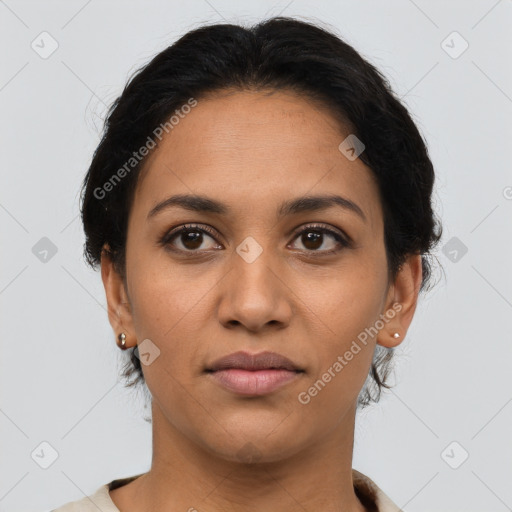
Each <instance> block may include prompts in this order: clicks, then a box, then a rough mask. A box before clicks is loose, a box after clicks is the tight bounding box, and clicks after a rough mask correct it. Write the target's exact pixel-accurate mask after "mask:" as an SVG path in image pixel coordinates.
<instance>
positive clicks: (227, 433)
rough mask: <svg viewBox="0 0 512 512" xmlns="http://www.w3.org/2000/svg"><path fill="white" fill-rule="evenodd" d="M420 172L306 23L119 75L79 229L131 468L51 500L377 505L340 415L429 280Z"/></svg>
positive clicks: (195, 49) (334, 49)
mask: <svg viewBox="0 0 512 512" xmlns="http://www.w3.org/2000/svg"><path fill="white" fill-rule="evenodd" d="M433 184H434V171H433V166H432V163H431V161H430V159H429V156H428V153H427V149H426V146H425V143H424V141H423V139H422V137H421V135H420V133H419V131H418V129H417V127H416V126H415V124H414V122H413V121H412V119H411V117H410V115H409V114H408V112H407V110H406V108H405V107H404V106H403V105H402V104H401V103H400V102H399V101H398V100H397V99H396V97H395V96H394V94H393V93H392V91H391V89H390V87H389V84H388V83H387V81H386V80H385V78H384V77H383V76H382V75H381V74H380V73H379V71H378V70H376V69H375V68H374V67H373V66H372V65H371V64H369V63H368V62H367V61H365V60H364V59H363V58H362V57H361V56H360V55H359V54H358V53H357V52H356V51H355V50H354V49H353V48H352V47H351V46H349V45H348V44H346V43H345V42H343V41H342V40H340V39H339V38H338V37H337V36H336V35H334V34H332V33H329V32H328V31H326V30H324V29H322V28H319V27H317V26H314V25H312V24H309V23H305V22H302V21H298V20H294V19H290V18H273V19H270V20H268V21H265V22H262V23H260V24H258V25H257V26H255V27H252V28H249V29H247V28H243V27H240V26H236V25H212V26H205V27H201V28H199V29H197V30H194V31H191V32H189V33H188V34H186V35H185V36H184V37H182V38H181V39H180V40H178V41H177V42H176V43H175V44H173V45H172V46H170V47H169V48H167V49H165V50H164V51H163V52H161V53H160V54H159V55H157V56H156V57H155V58H154V59H153V60H152V61H151V62H150V63H149V64H148V65H146V66H145V67H143V68H142V69H141V70H139V71H138V72H137V73H136V75H135V76H134V77H133V78H132V79H131V80H130V82H129V83H128V85H127V86H126V88H125V89H124V91H123V93H122V95H121V96H120V97H119V98H118V99H117V100H116V102H115V103H114V105H113V106H112V107H111V109H110V111H109V115H108V119H107V122H106V129H105V132H104V135H103V138H102V140H101V143H100V144H99V146H98V148H97V150H96V152H95V154H94V158H93V161H92V163H91V166H90V169H89V171H88V173H87V176H86V178H85V181H84V187H83V196H82V220H83V224H84V229H85V234H86V247H85V251H86V257H87V260H88V262H89V263H90V264H91V265H92V266H93V267H94V268H96V267H97V266H98V265H101V276H102V280H103V284H104V286H105V291H106V296H107V302H108V310H109V321H110V323H111V325H112V328H113V330H114V333H115V336H116V339H117V343H118V345H119V347H120V348H121V349H123V350H126V349H128V350H129V352H128V353H129V354H130V355H129V357H128V359H127V367H126V370H125V373H124V375H125V377H128V378H130V377H135V380H132V381H131V383H130V384H129V385H133V384H137V383H139V384H143V385H147V388H148V389H149V391H150V393H151V410H152V425H153V459H152V464H151V468H150V470H149V471H148V472H147V473H143V474H139V475H132V476H129V477H126V478H120V479H118V480H114V481H112V482H110V483H108V484H105V485H104V486H102V487H101V488H100V489H98V490H97V491H96V492H95V493H94V494H93V495H91V496H89V497H87V498H84V499H82V500H80V501H78V502H73V503H68V504H67V505H64V506H62V507H61V508H58V509H57V510H58V511H59V512H69V511H72V510H80V511H88V510H91V511H92V510H97V508H99V509H100V510H102V511H103V512H113V511H122V512H132V511H133V512H135V511H137V512H145V511H149V510H152V511H154V510H169V511H170V510H188V511H195V510H197V511H202V510H204V511H206V510H208V511H210V512H213V511H225V510H236V511H265V512H266V511H269V510H272V511H279V512H286V511H294V512H295V511H297V510H312V511H337V510H345V511H351V512H352V511H353V512H356V511H357V512H362V511H380V512H389V511H396V510H399V508H398V506H397V505H395V504H393V502H392V501H391V500H390V499H389V498H388V497H387V496H386V495H385V493H384V492H383V491H382V490H381V489H379V487H378V486H377V485H376V484H375V483H374V482H373V481H372V480H371V479H370V478H369V477H368V476H366V475H363V474H361V473H359V472H358V471H356V470H354V469H352V452H353V442H354V423H355V415H356V409H357V407H358V406H359V407H362V406H365V405H367V404H368V403H370V402H371V401H372V400H374V401H376V400H378V398H379V395H380V392H381V388H382V387H383V386H388V384H386V377H387V376H388V373H389V369H390V366H389V364H390V362H391V358H392V353H393V348H394V347H396V346H397V345H398V344H400V343H401V342H402V341H403V340H404V338H405V336H406V333H407V329H408V327H409V325H410V323H411V321H412V319H413V315H414V312H415V308H416V304H417V299H418V294H419V292H420V291H422V290H424V289H425V288H426V287H427V284H428V283H429V277H430V263H429V252H430V251H431V250H432V248H433V247H434V246H435V245H436V243H437V242H438V240H439V238H440V236H441V228H440V226H439V223H438V221H437V220H436V218H435V215H434V213H433V211H432V207H431V193H432V189H433Z"/></svg>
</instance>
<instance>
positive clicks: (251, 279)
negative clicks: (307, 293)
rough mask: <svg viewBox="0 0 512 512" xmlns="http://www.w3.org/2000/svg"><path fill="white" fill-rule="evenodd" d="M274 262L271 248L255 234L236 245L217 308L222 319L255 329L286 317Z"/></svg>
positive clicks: (285, 301)
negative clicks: (263, 243)
mask: <svg viewBox="0 0 512 512" xmlns="http://www.w3.org/2000/svg"><path fill="white" fill-rule="evenodd" d="M260 241H262V238H261V237H260ZM276 262H277V260H276V258H275V255H274V254H273V253H272V250H271V249H269V248H268V247H266V246H264V245H262V244H260V243H259V242H258V241H257V240H256V237H252V236H248V237H246V238H245V239H244V240H242V242H241V243H240V244H239V245H238V246H236V248H235V251H234V252H233V254H232V261H231V262H230V269H231V270H230V272H229V274H228V275H229V277H228V276H226V277H228V279H227V280H226V281H225V283H224V286H225V287H224V289H223V292H222V297H221V305H220V308H219V315H220V320H221V321H222V322H223V323H228V322H231V323H233V322H237V323H240V324H244V325H245V326H246V327H247V328H248V329H250V330H257V329H259V328H261V327H263V326H264V325H265V324H267V323H269V322H279V323H287V322H288V321H289V315H290V305H289V303H288V299H287V295H286V292H285V289H286V287H283V284H282V283H281V280H280V279H279V278H278V275H279V271H278V269H277V268H276Z"/></svg>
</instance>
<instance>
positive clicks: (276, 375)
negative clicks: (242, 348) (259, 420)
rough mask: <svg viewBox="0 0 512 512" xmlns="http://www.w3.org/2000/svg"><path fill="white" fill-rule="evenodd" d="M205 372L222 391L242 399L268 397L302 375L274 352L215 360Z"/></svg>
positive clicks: (293, 365) (299, 370) (300, 370)
mask: <svg viewBox="0 0 512 512" xmlns="http://www.w3.org/2000/svg"><path fill="white" fill-rule="evenodd" d="M205 372H206V373H207V374H209V375H210V376H211V378H212V379H213V380H214V381H215V382H216V383H217V384H219V385H221V386H222V387H223V388H225V389H227V390H228V391H231V392H233V393H236V394H239V395H245V396H262V395H267V394H270V393H272V392H274V391H276V390H277V389H279V388H281V387H283V386H284V385H286V384H288V383H290V382H292V381H294V380H296V379H297V378H298V377H300V375H301V374H303V373H305V372H304V370H303V369H302V368H300V367H298V366H297V365H296V364H295V363H293V362H292V361H291V360H290V359H288V358H286V357H284V356H282V355H280V354H277V353H275V352H261V353H259V354H254V355H253V354H249V353H247V352H236V353H234V354H230V355H228V356H225V357H223V358H221V359H218V360H217V361H215V362H214V363H213V364H212V365H211V366H210V367H208V368H206V369H205Z"/></svg>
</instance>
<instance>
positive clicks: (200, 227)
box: [160, 222, 353, 255]
mask: <svg viewBox="0 0 512 512" xmlns="http://www.w3.org/2000/svg"><path fill="white" fill-rule="evenodd" d="M194 229H196V230H197V231H203V232H205V233H206V234H208V235H209V236H211V237H212V238H213V239H215V241H216V242H217V238H221V237H220V234H219V233H218V231H217V230H216V229H215V228H213V227H212V226H210V225H208V224H196V223H187V224H182V225H181V226H177V227H176V228H173V229H172V230H171V231H169V232H167V233H166V234H164V236H163V237H161V242H160V243H161V244H162V245H164V246H167V245H170V242H171V240H172V239H173V238H175V237H176V236H177V235H179V234H180V233H182V232H184V231H187V230H191V231H192V230H194ZM307 230H311V231H314V230H317V231H320V232H321V233H324V234H327V235H331V236H332V237H334V238H335V239H336V241H337V242H338V244H340V245H341V246H342V247H341V248H339V247H338V248H336V249H331V250H328V251H306V252H307V253H309V254H311V255H314V254H315V253H316V254H318V255H322V254H332V253H335V252H339V251H341V250H342V249H343V248H347V247H352V245H353V240H352V239H351V237H349V236H348V235H347V234H346V233H345V232H344V231H342V230H340V229H339V228H335V227H334V226H330V225H327V224H322V223H318V222H316V223H315V222H312V223H308V224H301V225H300V226H299V227H297V228H296V229H294V230H292V233H291V235H290V236H292V237H293V238H292V241H293V240H295V239H296V238H297V237H298V236H299V235H300V234H302V233H303V232H305V231H307ZM217 243H219V242H217ZM176 250H177V251H181V250H180V249H176ZM183 252H189V253H191V254H193V253H200V252H205V251H199V250H197V251H183Z"/></svg>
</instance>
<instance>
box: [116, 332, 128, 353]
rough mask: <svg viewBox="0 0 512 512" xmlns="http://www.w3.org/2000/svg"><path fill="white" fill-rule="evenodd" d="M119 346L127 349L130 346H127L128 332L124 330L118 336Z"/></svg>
mask: <svg viewBox="0 0 512 512" xmlns="http://www.w3.org/2000/svg"><path fill="white" fill-rule="evenodd" d="M117 346H118V347H119V348H120V349H121V350H126V349H127V348H128V347H127V346H126V334H125V333H124V332H122V333H121V334H119V336H118V337H117Z"/></svg>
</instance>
